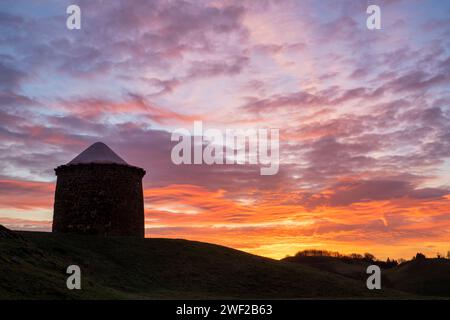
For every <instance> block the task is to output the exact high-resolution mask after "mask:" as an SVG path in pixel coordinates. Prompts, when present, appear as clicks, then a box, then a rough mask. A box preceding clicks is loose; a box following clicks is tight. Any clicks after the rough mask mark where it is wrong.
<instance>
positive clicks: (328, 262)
mask: <svg viewBox="0 0 450 320" xmlns="http://www.w3.org/2000/svg"><path fill="white" fill-rule="evenodd" d="M283 261H287V262H293V263H297V264H300V265H303V266H309V267H313V268H316V269H319V270H324V271H328V272H332V273H336V274H339V275H342V276H345V277H349V278H352V279H356V280H360V281H365V279H367V274H366V270H367V267H368V266H369V265H370V264H371V263H369V262H367V261H344V260H342V259H339V258H336V257H329V256H295V257H286V258H284V259H283Z"/></svg>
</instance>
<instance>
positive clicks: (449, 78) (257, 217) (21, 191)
mask: <svg viewBox="0 0 450 320" xmlns="http://www.w3.org/2000/svg"><path fill="white" fill-rule="evenodd" d="M76 3H77V4H78V5H79V6H80V8H81V10H82V19H83V20H82V28H81V30H68V29H67V28H66V25H65V19H66V17H67V15H66V13H65V8H66V7H67V6H68V5H69V4H71V2H69V1H56V0H54V1H17V0H15V1H12V0H11V1H10V0H7V1H2V3H1V4H0V57H1V58H0V150H1V152H0V164H1V166H0V224H2V225H5V226H6V227H8V228H11V229H16V230H36V231H50V230H51V224H52V216H53V198H54V191H55V181H56V176H55V173H54V171H53V169H54V168H56V167H57V166H59V165H62V164H66V163H68V162H69V161H70V160H72V159H73V158H74V157H76V156H77V155H78V154H79V153H80V152H82V151H83V150H84V149H86V148H87V147H88V146H89V145H91V144H92V143H94V142H96V141H102V142H104V143H106V144H107V145H108V146H110V147H111V148H112V149H113V150H114V151H115V152H116V153H117V154H118V155H120V156H121V157H122V158H123V159H125V160H126V161H127V162H128V163H129V164H132V165H136V166H139V167H142V168H144V169H145V170H146V171H147V174H146V175H145V177H144V180H143V183H144V198H145V226H146V236H147V237H153V238H157V237H163V238H184V239H188V240H195V241H204V242H211V243H216V244H220V245H224V246H229V247H232V248H236V249H239V250H244V251H246V252H250V253H254V254H258V255H262V256H267V257H271V258H276V259H279V258H283V257H285V256H286V255H293V254H295V253H296V252H297V251H300V250H304V249H325V250H330V251H339V252H341V253H361V254H362V253H365V252H370V253H372V254H374V255H375V256H376V257H377V258H382V259H386V258H387V257H389V258H411V257H412V256H413V255H415V254H416V253H417V252H422V253H424V254H426V255H429V256H435V255H436V254H437V253H440V254H443V255H445V254H446V253H447V251H449V250H450V21H449V17H450V2H447V3H446V2H445V1H402V0H383V1H381V0H378V1H370V3H374V4H378V5H379V6H380V7H381V10H382V19H383V20H382V29H381V30H368V29H367V28H366V18H367V14H366V8H367V5H368V4H369V2H367V1H339V2H337V1H311V0H304V1H303V0H302V1H295V0H282V1H270V0H267V1H233V0H225V1H215V0H209V1H207V0H205V1H183V2H182V1H156V0H155V1H133V2H132V3H130V2H125V1H121V2H119V1H90V0H89V1H88V0H80V1H76ZM194 121H202V123H203V124H204V126H205V127H207V128H217V129H219V130H223V131H224V130H226V129H249V128H267V129H270V128H277V129H279V137H280V166H279V171H278V173H277V174H275V175H268V176H264V175H261V174H260V165H250V164H246V165H226V164H224V165H206V164H201V165H175V164H173V163H172V161H171V150H172V147H173V146H174V145H175V143H174V142H172V141H171V132H172V131H173V130H175V129H178V128H186V129H188V130H191V129H192V127H193V124H194Z"/></svg>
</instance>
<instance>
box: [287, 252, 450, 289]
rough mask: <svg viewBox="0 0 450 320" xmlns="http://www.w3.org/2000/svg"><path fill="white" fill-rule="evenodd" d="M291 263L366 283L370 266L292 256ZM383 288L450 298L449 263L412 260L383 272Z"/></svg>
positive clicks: (333, 259)
mask: <svg viewBox="0 0 450 320" xmlns="http://www.w3.org/2000/svg"><path fill="white" fill-rule="evenodd" d="M283 261H289V262H292V263H296V264H298V265H301V266H308V267H312V268H315V269H317V270H324V271H328V272H332V273H335V274H338V275H342V276H345V277H348V278H352V279H355V280H359V281H364V279H365V278H366V269H367V267H368V266H369V265H370V264H377V262H368V261H364V260H350V259H342V258H338V257H331V256H301V255H300V256H293V257H286V258H284V259H283ZM382 285H383V286H384V287H387V288H392V289H396V290H399V291H402V292H408V293H410V294H415V295H422V296H433V297H450V260H448V259H437V258H434V259H426V258H423V259H413V260H411V261H408V262H405V263H402V264H400V265H398V266H396V267H392V268H384V269H383V268H382Z"/></svg>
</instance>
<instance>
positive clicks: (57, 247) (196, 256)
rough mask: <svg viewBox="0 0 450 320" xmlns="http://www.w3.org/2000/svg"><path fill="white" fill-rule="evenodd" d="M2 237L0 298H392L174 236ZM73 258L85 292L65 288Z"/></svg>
mask: <svg viewBox="0 0 450 320" xmlns="http://www.w3.org/2000/svg"><path fill="white" fill-rule="evenodd" d="M17 234H19V235H21V237H22V239H20V238H17V239H14V238H8V239H0V266H1V272H0V284H1V285H0V298H1V299H11V298H13V299H14V298H16V299H17V298H18V299H30V298H31V299H35V298H44V299H55V298H56V299H71V298H76V299H79V298H83V299H114V298H119V299H134V298H136V299H148V298H150V299H151V298H163V299H164V298H210V299H211V298H277V299H282V298H336V297H339V298H354V297H363V298H369V297H374V298H386V297H388V298H390V297H405V295H404V294H402V293H399V292H395V291H393V290H381V291H377V292H373V291H369V290H367V289H366V286H365V282H362V281H355V280H353V279H349V278H345V277H343V276H340V275H336V274H333V273H329V272H325V271H321V270H317V269H314V268H311V267H309V266H301V265H297V264H293V263H289V262H283V261H276V260H272V259H268V258H263V257H259V256H255V255H251V254H248V253H245V252H242V251H238V250H234V249H230V248H226V247H222V246H218V245H213V244H208V243H201V242H194V241H186V240H178V239H132V238H119V237H117V238H103V237H95V236H81V235H61V234H52V233H39V232H17ZM71 264H77V265H79V266H80V267H81V270H82V290H72V291H70V290H68V289H66V285H65V283H66V278H67V276H68V275H66V273H65V270H66V268H67V266H68V265H71Z"/></svg>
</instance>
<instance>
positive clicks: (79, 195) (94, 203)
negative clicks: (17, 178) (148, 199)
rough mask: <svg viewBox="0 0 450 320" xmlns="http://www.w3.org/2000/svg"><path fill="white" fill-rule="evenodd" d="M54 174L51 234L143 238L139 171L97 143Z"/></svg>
mask: <svg viewBox="0 0 450 320" xmlns="http://www.w3.org/2000/svg"><path fill="white" fill-rule="evenodd" d="M55 173H56V176H57V181H56V191H55V205H54V212H53V232H57V233H79V234H96V235H104V236H131V237H140V238H143V237H144V198H143V192H142V178H143V177H144V175H145V170H144V169H141V168H138V167H134V166H131V165H129V164H128V163H126V162H125V161H124V160H123V159H122V158H120V157H119V156H118V155H117V154H116V153H114V151H112V150H111V149H110V148H109V147H108V146H107V145H106V144H104V143H102V142H97V143H94V144H93V145H91V146H90V147H89V148H87V149H86V150H84V151H83V152H82V153H80V154H79V155H78V156H77V157H75V158H74V159H73V160H72V161H70V162H69V163H68V164H65V165H62V166H59V167H57V168H56V169H55Z"/></svg>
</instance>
